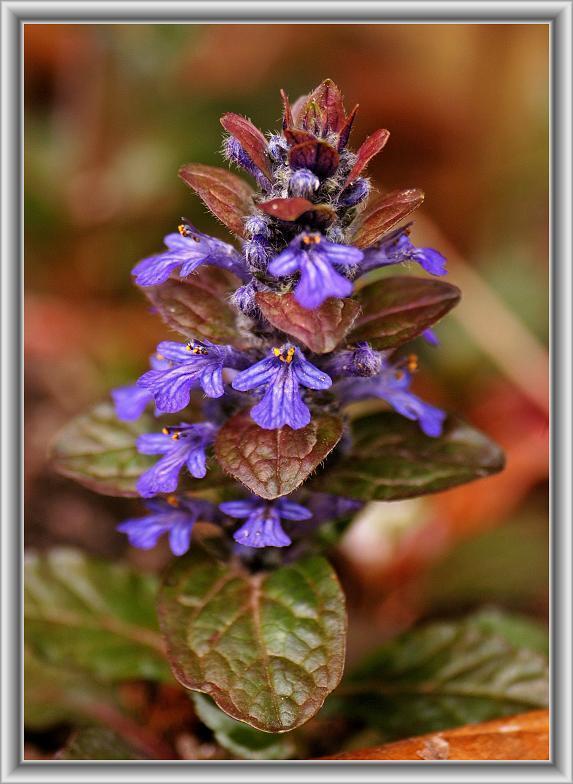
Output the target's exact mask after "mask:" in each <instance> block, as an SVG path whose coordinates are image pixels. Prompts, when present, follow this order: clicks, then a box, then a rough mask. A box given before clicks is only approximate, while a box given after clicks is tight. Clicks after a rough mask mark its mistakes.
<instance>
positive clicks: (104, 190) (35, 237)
mask: <svg viewBox="0 0 573 784" xmlns="http://www.w3.org/2000/svg"><path fill="white" fill-rule="evenodd" d="M24 52H25V280H26V314H25V351H26V368H27V369H26V411H27V427H26V480H27V481H26V498H27V527H26V539H27V543H28V544H29V545H30V546H34V547H44V546H47V545H50V544H54V543H65V544H71V545H76V546H79V547H82V548H84V549H87V550H89V551H92V552H96V553H101V554H105V555H115V554H117V553H120V552H124V550H125V547H126V545H125V543H124V541H123V538H121V537H120V536H119V535H117V534H116V533H115V532H114V526H115V524H116V523H117V522H118V521H119V520H120V519H121V518H122V516H125V515H126V514H127V513H128V511H129V510H131V509H132V508H133V507H132V502H128V501H125V500H114V499H109V498H101V497H97V496H94V495H92V494H91V493H89V492H88V491H86V490H83V489H82V488H79V487H76V486H75V485H72V483H71V482H67V481H66V480H63V479H60V478H57V477H55V476H54V474H53V473H52V472H51V471H50V468H49V466H48V464H47V459H46V453H47V448H48V444H49V442H50V440H51V438H52V437H53V435H54V433H55V432H56V431H57V430H58V428H59V427H61V425H62V424H63V423H64V422H65V421H67V420H68V419H69V418H70V417H71V416H73V415H74V414H75V413H77V412H78V411H80V410H81V409H82V408H84V407H85V406H86V405H88V404H90V403H91V402H93V401H95V400H97V399H99V398H101V397H103V396H105V395H106V394H107V391H108V389H109V387H110V386H113V385H117V384H120V383H127V382H130V381H131V380H132V379H133V378H134V377H136V375H137V374H139V373H140V372H141V371H142V370H143V369H144V366H145V361H146V357H147V355H148V353H149V352H150V351H151V350H152V349H153V347H154V345H155V343H156V342H157V341H158V340H159V339H161V338H162V337H163V336H164V335H165V330H164V328H163V326H162V325H161V323H160V322H159V320H158V319H156V318H154V317H152V316H151V314H150V313H149V312H148V307H147V305H146V304H145V303H144V301H143V299H142V298H141V297H140V295H139V294H138V292H137V291H135V289H134V288H133V286H132V285H131V281H130V270H131V267H132V266H133V265H134V263H135V262H136V261H137V260H139V259H140V258H142V257H144V256H146V255H149V254H150V253H152V252H154V251H155V250H158V249H159V248H160V247H161V241H162V237H163V234H165V233H167V232H168V231H172V230H173V228H174V227H175V226H176V224H177V222H178V219H179V216H180V215H186V216H188V217H189V218H190V219H191V220H192V221H193V222H194V223H196V224H197V225H198V226H199V227H201V228H202V229H204V230H205V231H211V232H212V233H214V234H217V235H218V236H220V237H222V238H225V239H228V237H226V236H225V230H224V229H223V228H222V227H221V226H219V225H218V224H217V223H216V222H215V221H214V220H213V219H212V218H210V216H209V215H207V214H206V212H205V210H204V209H203V207H202V206H201V205H200V203H199V202H198V201H197V200H196V199H195V198H194V197H193V196H192V194H191V193H190V192H189V191H188V190H187V189H186V187H185V186H184V184H183V183H181V182H180V181H179V180H178V178H177V169H178V167H179V165H180V164H182V163H185V162H188V161H201V162H203V163H208V164H215V165H218V164H221V158H220V155H219V150H220V147H221V136H222V129H221V127H220V125H219V122H218V118H219V116H220V115H221V114H222V113H223V112H224V111H236V112H239V113H242V114H245V115H248V116H249V117H251V119H252V120H253V121H254V122H255V124H256V125H258V126H259V127H261V128H262V129H263V130H267V129H272V128H276V127H277V125H278V121H279V118H280V112H281V107H280V100H279V89H280V88H281V87H283V88H285V89H286V91H287V92H288V93H289V95H290V96H291V98H292V99H295V98H296V97H297V96H298V95H299V94H301V93H305V92H307V91H308V90H309V89H310V88H312V87H313V86H314V85H316V84H317V83H318V82H320V81H321V80H322V79H324V78H326V77H331V78H332V79H334V81H335V82H336V83H337V84H338V85H339V86H340V88H341V89H342V91H343V93H344V95H345V96H346V100H347V104H348V105H354V103H356V102H358V103H359V104H360V112H359V116H358V121H357V123H356V124H355V128H354V131H353V139H354V142H355V144H356V143H357V142H358V141H359V140H361V139H362V138H363V137H364V136H365V135H367V134H369V133H371V132H372V131H374V130H375V129H377V128H379V127H385V128H388V129H389V130H390V132H391V137H390V141H389V143H388V145H387V146H386V148H385V150H384V152H383V153H382V154H381V155H380V156H379V157H378V158H377V159H376V160H375V161H374V162H373V163H372V165H371V166H370V175H371V176H372V178H373V180H374V181H375V182H376V183H377V185H378V187H379V188H381V189H391V188H397V187H410V186H417V187H421V188H423V189H424V191H425V192H426V202H425V205H424V207H423V208H422V209H421V210H420V214H419V216H417V218H416V225H415V237H416V239H417V240H418V242H420V243H422V244H426V245H427V244H431V245H434V246H435V247H437V248H438V249H440V250H441V251H442V252H444V253H445V255H446V256H447V257H448V260H449V269H450V274H449V278H448V279H449V280H450V281H451V282H452V283H455V284H457V285H459V286H460V287H461V288H462V291H463V300H462V303H461V305H460V306H459V307H458V309H457V310H456V311H454V313H452V315H450V316H449V317H448V318H447V319H446V320H445V322H444V323H443V324H441V325H439V327H438V329H437V332H438V336H439V338H440V340H441V343H442V345H441V348H439V349H430V348H427V349H421V358H422V363H421V364H422V371H421V373H420V376H419V379H418V380H417V381H418V387H419V389H421V390H422V392H423V393H424V394H425V395H426V396H427V397H428V399H429V400H431V401H432V402H434V403H437V404H439V405H443V406H444V407H445V408H448V409H450V410H454V411H456V412H458V413H460V414H462V415H463V416H465V417H466V418H468V419H470V420H472V422H474V423H475V424H476V425H477V426H478V427H480V428H482V429H484V430H485V431H486V432H488V433H489V434H490V435H491V436H492V437H494V438H495V439H497V440H498V441H499V442H500V443H501V445H502V446H503V447H504V448H505V449H506V451H507V454H508V467H507V469H506V471H505V472H504V473H503V474H501V475H499V476H498V477H495V478H492V479H488V480H486V481H484V482H477V483H475V484H472V485H468V486H467V487H463V488H460V489H457V490H452V491H450V492H447V493H444V494H440V495H438V496H434V497H429V498H425V499H419V500H415V501H411V502H410V501H408V502H399V503H394V504H375V505H372V506H370V507H369V508H368V509H367V510H366V511H365V512H364V514H363V515H362V517H361V519H359V520H358V521H357V523H356V525H355V526H354V527H353V528H352V529H351V530H350V531H349V532H348V534H347V535H346V537H345V541H344V543H343V547H342V552H341V555H340V566H341V569H343V570H344V571H345V573H346V575H347V581H348V583H349V585H350V588H351V598H352V600H353V601H354V603H355V605H356V607H357V608H358V609H357V611H356V613H355V615H354V621H353V623H354V627H355V634H354V635H353V636H352V642H351V651H350V653H351V655H353V653H357V652H359V650H360V649H361V648H363V647H365V646H366V644H367V640H368V639H370V637H371V636H372V634H376V635H378V637H377V639H380V637H384V636H385V635H389V634H391V633H394V632H395V631H396V630H398V629H401V628H405V627H407V626H408V625H410V623H412V622H413V620H415V619H416V618H417V617H419V616H420V615H424V614H433V613H437V612H447V611H453V610H455V611H457V609H458V608H461V607H462V606H463V607H466V606H471V605H472V604H477V603H483V602H484V601H485V602H488V601H492V602H495V603H501V604H504V605H508V606H510V607H513V608H517V609H521V610H524V611H527V612H530V613H533V614H536V615H539V616H541V617H543V616H544V615H545V614H546V611H547V595H548V547H547V540H548V529H547V523H548V494H547V474H548V358H547V348H546V346H547V339H548V171H549V170H548V161H549V154H548V101H549V27H548V26H547V25H543V24H523V25H520V24H490V25H488V24H361V25H358V24H356V25H353V24H345V25H340V24H316V25H310V24H300V25H292V24H284V25H281V24H276V25H266V24H265V25H243V24H238V25H230V24H220V25H210V24H207V25H197V24H190V25H181V24H139V25H133V24H125V25H121V24H109V25H106V24H91V25H87V24H86V25H42V24H28V25H26V26H25V50H24ZM128 556H129V557H130V558H132V559H134V560H135V559H139V560H140V561H141V562H142V563H145V564H147V565H149V564H151V565H154V564H153V563H152V562H150V561H149V560H148V561H146V560H145V559H146V558H147V559H149V558H152V557H154V556H150V555H149V554H141V553H140V554H135V553H129V554H128Z"/></svg>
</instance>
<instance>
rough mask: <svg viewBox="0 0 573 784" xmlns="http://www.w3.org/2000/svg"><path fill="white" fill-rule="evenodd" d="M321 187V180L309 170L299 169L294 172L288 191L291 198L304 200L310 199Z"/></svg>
mask: <svg viewBox="0 0 573 784" xmlns="http://www.w3.org/2000/svg"><path fill="white" fill-rule="evenodd" d="M319 186H320V180H319V179H318V177H317V176H316V174H313V173H312V172H311V171H309V170H308V169H298V170H297V171H295V172H293V174H292V175H291V178H290V180H289V184H288V191H289V194H290V195H291V196H301V197H302V198H303V199H308V198H310V197H311V196H312V195H313V194H314V193H316V191H317V190H318V188H319Z"/></svg>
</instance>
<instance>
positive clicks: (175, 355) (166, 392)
mask: <svg viewBox="0 0 573 784" xmlns="http://www.w3.org/2000/svg"><path fill="white" fill-rule="evenodd" d="M157 351H158V352H159V353H160V354H162V355H163V356H164V357H165V358H166V359H168V360H170V361H171V363H172V364H173V367H171V368H169V369H168V370H149V371H148V372H147V373H144V374H143V376H141V378H140V379H139V380H138V382H137V384H138V386H140V387H142V388H143V389H147V390H149V391H150V392H151V393H152V395H153V397H154V398H155V403H156V405H157V407H158V408H159V409H160V410H161V411H163V412H166V413H172V412H175V411H181V409H182V408H185V406H187V405H188V404H189V397H190V395H191V390H192V389H193V388H195V387H197V386H201V387H202V389H203V391H204V392H205V394H206V395H207V396H208V397H221V396H222V395H223V394H224V392H225V388H224V386H223V368H224V367H229V368H237V369H238V368H242V367H245V364H246V363H247V361H246V360H245V359H244V357H243V355H242V354H241V353H240V352H239V351H236V350H235V349H234V348H232V347H231V346H217V345H215V344H214V343H210V342H209V341H208V340H203V341H200V340H192V341H191V342H190V343H187V344H185V343H176V342H174V341H172V340H165V341H163V342H162V343H160V344H159V345H158V347H157Z"/></svg>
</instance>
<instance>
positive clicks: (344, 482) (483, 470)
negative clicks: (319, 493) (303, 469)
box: [313, 411, 504, 501]
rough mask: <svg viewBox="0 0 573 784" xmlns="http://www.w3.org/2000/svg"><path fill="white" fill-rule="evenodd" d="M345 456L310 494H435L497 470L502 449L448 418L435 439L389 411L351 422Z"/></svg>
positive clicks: (366, 497) (379, 497)
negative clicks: (350, 434)
mask: <svg viewBox="0 0 573 784" xmlns="http://www.w3.org/2000/svg"><path fill="white" fill-rule="evenodd" d="M353 437H354V441H353V448H352V451H351V452H350V454H348V455H345V456H344V457H341V458H340V459H339V460H337V461H333V463H332V465H331V466H330V467H329V469H328V471H325V472H324V473H321V474H320V476H318V477H317V479H316V480H315V481H314V482H313V489H315V490H323V491H325V492H329V493H334V494H336V495H343V496H348V497H350V498H358V499H361V500H363V501H394V500H397V499H400V498H413V497H414V496H419V495H426V494H428V493H436V492H438V491H440V490H447V489H448V488H449V487H454V486H456V485H460V484H464V483H465V482H471V481H473V480H474V479H480V478H482V477H486V476H490V475H491V474H495V473H497V472H498V471H501V470H502V468H503V466H504V456H503V452H502V451H501V449H500V448H499V447H498V446H497V444H495V443H494V442H493V441H491V440H490V439H489V438H487V436H485V435H484V434H483V433H480V431H479V430H475V429H474V428H473V427H470V425H467V424H466V423H464V422H462V421H460V420H457V419H455V418H453V417H450V418H449V419H448V420H447V422H446V424H445V427H444V432H443V434H442V436H440V438H431V437H429V436H426V435H424V433H422V431H421V430H420V429H419V427H418V425H417V424H416V423H415V422H411V421H410V420H408V419H405V418H404V417H402V416H400V415H399V414H396V413H394V412H390V411H388V412H383V413H378V414H373V415H371V416H367V417H362V418H361V419H358V420H356V421H355V422H354V423H353Z"/></svg>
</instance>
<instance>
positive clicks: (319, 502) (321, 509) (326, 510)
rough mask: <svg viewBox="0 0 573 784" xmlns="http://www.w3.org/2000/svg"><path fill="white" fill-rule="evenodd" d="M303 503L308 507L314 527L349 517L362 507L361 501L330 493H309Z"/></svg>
mask: <svg viewBox="0 0 573 784" xmlns="http://www.w3.org/2000/svg"><path fill="white" fill-rule="evenodd" d="M305 503H306V504H307V506H309V507H310V511H311V512H312V517H313V520H312V521H313V524H314V525H316V524H317V523H324V522H330V521H333V520H338V519H340V518H341V517H349V516H350V515H353V514H354V513H355V512H358V510H359V509H362V507H363V506H364V502H363V501H357V500H356V499H354V498H345V497H344V496H340V495H330V493H311V494H310V497H309V499H308V500H307V501H306V502H305Z"/></svg>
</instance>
